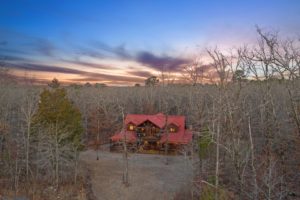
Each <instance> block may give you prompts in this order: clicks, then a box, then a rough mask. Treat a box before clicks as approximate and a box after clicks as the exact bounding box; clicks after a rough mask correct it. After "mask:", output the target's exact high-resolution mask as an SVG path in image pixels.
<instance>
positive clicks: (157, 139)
mask: <svg viewBox="0 0 300 200" xmlns="http://www.w3.org/2000/svg"><path fill="white" fill-rule="evenodd" d="M123 126H124V127H123V129H122V130H121V131H120V132H119V133H116V134H114V135H113V136H112V137H111V138H110V150H111V151H121V150H122V148H123V142H124V141H125V142H126V144H127V147H128V149H129V150H130V151H134V152H143V153H161V152H163V151H165V148H166V147H167V149H168V152H169V153H178V152H179V151H180V150H182V149H183V148H184V147H185V146H186V145H188V144H189V143H191V141H192V132H191V130H188V129H186V125H185V116H179V115H164V114H163V113H158V114H156V115H142V114H128V115H127V116H126V117H125V120H124V125H123ZM166 144H168V145H166Z"/></svg>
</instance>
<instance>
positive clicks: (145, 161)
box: [81, 150, 191, 200]
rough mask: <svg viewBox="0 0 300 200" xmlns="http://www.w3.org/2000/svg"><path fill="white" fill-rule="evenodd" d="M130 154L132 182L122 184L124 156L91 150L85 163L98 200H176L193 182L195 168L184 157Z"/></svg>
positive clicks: (85, 153)
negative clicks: (182, 190)
mask: <svg viewBox="0 0 300 200" xmlns="http://www.w3.org/2000/svg"><path fill="white" fill-rule="evenodd" d="M165 159H166V156H163V155H148V154H130V156H129V182H130V186H129V187H125V186H124V185H123V184H122V174H123V168H122V166H123V158H122V154H121V153H110V152H100V156H99V160H96V152H95V151H92V150H89V151H85V152H83V153H82V154H81V160H82V161H83V163H84V164H85V165H86V167H87V168H88V169H89V171H90V173H91V174H90V175H91V176H90V177H91V183H92V190H93V193H94V195H95V196H96V197H97V199H98V200H114V199H121V200H141V199H143V200H152V199H153V200H159V199H173V198H174V195H175V194H176V193H177V192H179V191H180V190H181V189H183V188H185V187H186V186H187V185H188V184H189V183H190V181H191V178H190V177H191V169H190V165H189V164H188V161H187V160H186V159H185V158H184V156H168V159H169V164H168V165H165Z"/></svg>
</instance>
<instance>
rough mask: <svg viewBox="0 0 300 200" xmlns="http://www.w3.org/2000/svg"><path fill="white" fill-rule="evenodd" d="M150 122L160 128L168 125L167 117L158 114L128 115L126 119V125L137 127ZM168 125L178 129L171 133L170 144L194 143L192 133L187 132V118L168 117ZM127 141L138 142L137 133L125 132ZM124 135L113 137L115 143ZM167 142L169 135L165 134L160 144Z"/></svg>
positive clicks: (118, 134) (119, 134)
mask: <svg viewBox="0 0 300 200" xmlns="http://www.w3.org/2000/svg"><path fill="white" fill-rule="evenodd" d="M147 120H148V121H150V122H152V123H153V124H155V125H156V126H158V127H159V128H164V127H165V123H166V115H164V114H162V113H158V114H156V115H140V114H128V115H127V116H126V118H125V125H128V124H130V123H133V124H135V125H136V126H138V125H140V124H142V123H144V122H145V121H147ZM167 124H168V125H169V124H174V125H176V126H177V127H178V130H177V132H176V133H169V138H168V142H169V143H174V144H188V143H189V142H191V141H192V133H191V131H189V130H185V117H184V116H179V115H168V120H167ZM124 133H125V134H126V140H127V141H128V142H135V141H136V140H137V136H136V133H135V132H134V131H125V132H124ZM124 133H122V132H121V133H117V134H115V135H114V136H112V137H111V140H112V141H113V142H115V141H120V140H123V138H124ZM166 141H167V135H166V134H163V135H162V137H161V139H160V142H161V143H165V142H166Z"/></svg>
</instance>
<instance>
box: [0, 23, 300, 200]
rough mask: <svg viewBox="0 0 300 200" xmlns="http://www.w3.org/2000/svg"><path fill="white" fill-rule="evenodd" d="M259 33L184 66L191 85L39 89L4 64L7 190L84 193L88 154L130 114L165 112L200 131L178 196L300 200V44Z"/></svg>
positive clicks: (1, 167)
mask: <svg viewBox="0 0 300 200" xmlns="http://www.w3.org/2000/svg"><path fill="white" fill-rule="evenodd" d="M257 33H258V40H257V41H258V42H257V44H256V45H254V46H253V47H249V46H243V47H240V48H237V49H230V50H229V51H226V52H224V51H221V50H220V49H218V48H214V49H206V53H207V57H208V58H209V59H210V63H209V66H208V64H205V65H204V64H203V63H201V62H198V61H195V62H194V63H191V65H189V66H187V67H186V68H184V69H183V72H182V74H183V77H184V78H185V79H186V80H187V81H188V84H178V83H176V82H172V81H166V80H164V76H162V77H158V78H157V79H156V78H155V77H154V78H153V77H150V79H147V80H146V82H145V83H146V86H140V85H139V84H137V85H136V86H134V87H109V86H104V85H100V86H99V85H98V86H97V87H96V86H94V85H90V84H86V85H83V86H80V85H71V86H62V85H60V84H59V82H58V81H57V80H56V79H54V80H53V81H52V83H50V84H49V85H48V86H37V85H32V84H30V83H27V84H25V83H23V84H18V83H16V82H14V81H12V80H10V78H9V75H7V76H5V74H7V73H9V71H6V70H4V69H3V70H2V72H1V85H0V194H1V193H2V194H7V195H24V196H28V197H29V198H31V199H84V198H83V197H82V194H81V193H84V191H85V190H86V188H87V187H86V184H87V183H86V174H85V167H84V166H82V165H81V164H80V162H79V154H80V151H82V150H84V149H86V148H96V147H97V146H98V145H100V144H105V143H108V142H109V137H110V136H111V135H113V134H114V133H115V132H116V131H118V130H120V129H121V127H122V112H124V113H126V114H128V113H136V114H156V113H158V112H162V113H166V114H169V115H184V116H186V119H187V122H186V126H187V127H189V128H191V129H192V131H193V134H194V140H193V144H191V145H189V146H188V147H187V148H186V152H187V153H188V156H189V158H190V159H191V160H192V162H191V163H192V164H191V166H190V170H191V171H192V172H193V179H192V180H190V182H189V184H190V187H189V188H186V189H183V190H182V191H178V199H192V198H193V199H297V198H300V188H299V183H300V78H299V77H300V46H299V40H292V39H282V38H280V37H279V36H278V35H277V34H276V33H274V32H263V31H262V30H260V29H259V28H258V29H257ZM162 75H163V72H162ZM158 79H160V80H159V81H158ZM168 80H170V79H168ZM103 181H105V180H103Z"/></svg>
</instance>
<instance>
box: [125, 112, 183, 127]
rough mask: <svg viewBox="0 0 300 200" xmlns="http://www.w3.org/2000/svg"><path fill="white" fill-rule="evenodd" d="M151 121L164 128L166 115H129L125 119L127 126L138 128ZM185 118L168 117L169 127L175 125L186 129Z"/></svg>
mask: <svg viewBox="0 0 300 200" xmlns="http://www.w3.org/2000/svg"><path fill="white" fill-rule="evenodd" d="M147 120H148V121H150V122H152V123H153V124H155V125H156V126H158V127H159V128H164V126H165V123H166V115H164V114H162V113H158V114H156V115H139V114H128V115H127V116H126V118H125V125H127V124H129V123H133V124H135V125H136V126H138V125H140V124H142V123H144V122H145V121H147ZM184 122H185V117H184V116H180V115H168V125H169V124H174V125H176V126H178V127H183V128H184Z"/></svg>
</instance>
